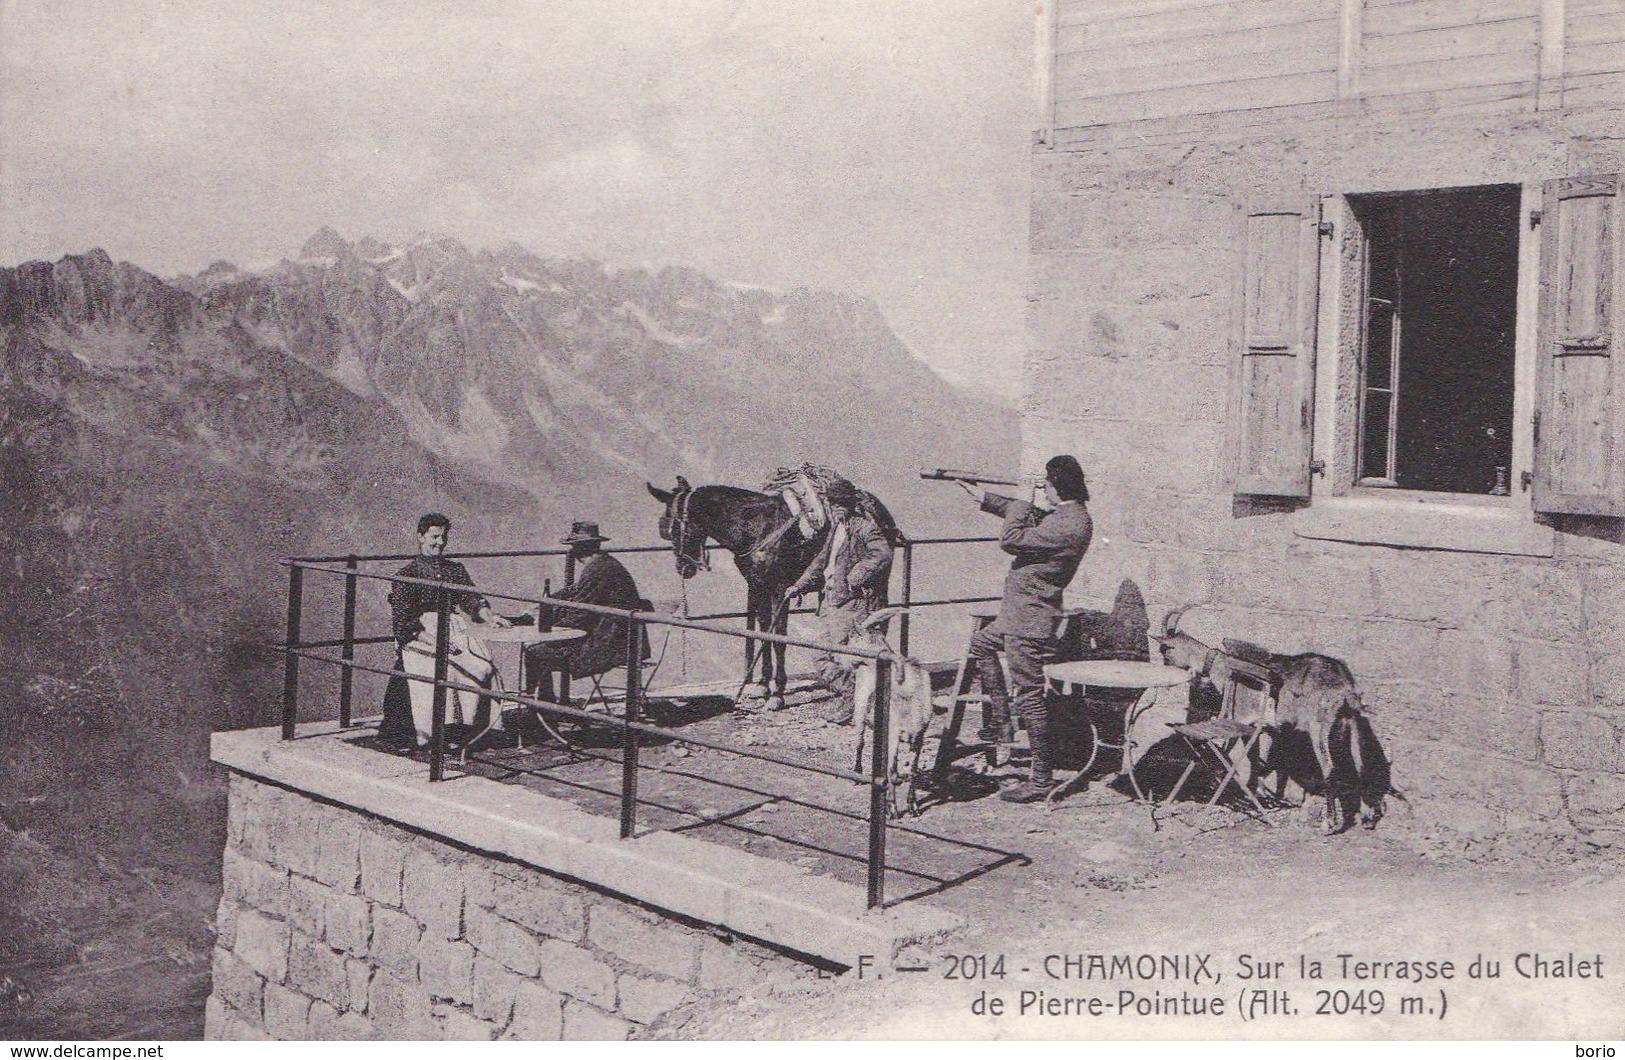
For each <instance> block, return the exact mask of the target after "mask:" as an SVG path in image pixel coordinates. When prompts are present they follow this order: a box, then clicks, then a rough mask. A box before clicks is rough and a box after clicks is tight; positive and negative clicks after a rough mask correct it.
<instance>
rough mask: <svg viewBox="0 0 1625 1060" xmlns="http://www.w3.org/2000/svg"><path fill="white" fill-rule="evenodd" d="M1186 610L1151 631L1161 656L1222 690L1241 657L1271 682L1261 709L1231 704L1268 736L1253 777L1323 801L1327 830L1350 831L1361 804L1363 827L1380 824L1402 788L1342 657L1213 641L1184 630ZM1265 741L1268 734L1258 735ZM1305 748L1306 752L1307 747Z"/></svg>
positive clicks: (1174, 613)
mask: <svg viewBox="0 0 1625 1060" xmlns="http://www.w3.org/2000/svg"><path fill="white" fill-rule="evenodd" d="M1183 615H1184V609H1183V608H1181V609H1178V610H1175V611H1170V612H1169V613H1168V615H1167V617H1165V618H1164V619H1163V623H1162V634H1161V635H1160V636H1154V637H1153V639H1154V640H1156V641H1157V643H1158V645H1159V647H1160V649H1161V652H1162V658H1163V661H1164V662H1165V663H1166V664H1167V665H1169V666H1178V667H1181V668H1183V669H1187V670H1190V671H1192V672H1193V673H1195V674H1197V675H1198V676H1200V677H1203V678H1206V679H1208V680H1209V681H1211V682H1212V683H1213V684H1214V685H1215V686H1217V687H1218V688H1219V689H1220V691H1221V692H1223V691H1224V690H1226V689H1227V688H1229V687H1230V686H1231V675H1232V672H1233V670H1235V669H1236V665H1235V664H1236V663H1237V662H1243V663H1251V664H1253V665H1254V666H1259V667H1263V668H1264V669H1265V670H1267V671H1268V672H1269V673H1270V674H1271V682H1270V685H1271V687H1270V688H1269V689H1268V690H1266V691H1265V694H1264V695H1263V696H1262V697H1260V698H1261V702H1259V703H1258V705H1257V707H1256V716H1249V715H1248V713H1247V712H1246V711H1245V710H1244V708H1241V707H1240V706H1239V705H1237V704H1235V703H1232V704H1231V709H1232V710H1235V711H1237V718H1236V720H1238V721H1254V720H1256V721H1257V722H1258V723H1259V724H1261V725H1262V726H1263V727H1264V730H1265V732H1266V733H1267V734H1268V736H1269V743H1268V749H1267V750H1266V751H1263V752H1257V754H1258V758H1257V759H1256V760H1255V762H1254V765H1255V771H1254V776H1253V778H1252V780H1253V783H1254V784H1256V782H1257V781H1258V779H1260V777H1262V776H1264V775H1268V774H1271V773H1273V774H1275V776H1276V796H1277V797H1280V796H1282V795H1284V794H1285V790H1286V783H1287V781H1288V780H1290V781H1292V782H1294V783H1296V784H1297V785H1298V786H1299V787H1300V788H1301V789H1302V790H1303V792H1304V804H1305V806H1306V807H1307V806H1310V805H1311V804H1310V802H1309V798H1310V797H1311V796H1315V795H1318V796H1322V797H1324V798H1325V800H1326V812H1325V816H1324V818H1323V825H1324V827H1325V829H1326V831H1327V832H1328V833H1336V832H1342V831H1346V830H1347V829H1348V828H1349V827H1351V826H1352V824H1353V820H1354V815H1355V814H1356V813H1357V812H1359V809H1360V807H1361V806H1362V805H1363V806H1365V807H1366V808H1367V811H1368V812H1366V813H1365V814H1364V815H1363V823H1364V824H1365V827H1366V828H1375V827H1376V826H1377V822H1378V821H1379V820H1381V819H1382V816H1383V813H1384V798H1385V797H1386V796H1387V795H1389V794H1393V795H1395V796H1399V793H1398V792H1397V791H1396V790H1395V789H1394V788H1393V786H1392V784H1391V782H1390V779H1391V769H1390V766H1389V763H1388V759H1387V756H1386V755H1384V754H1383V750H1382V745H1381V744H1380V743H1379V742H1378V741H1377V736H1376V733H1375V731H1373V729H1372V728H1371V722H1370V720H1369V719H1368V718H1366V716H1365V710H1364V707H1363V705H1362V704H1361V702H1360V693H1359V691H1358V689H1357V688H1356V687H1355V684H1354V675H1353V674H1352V673H1350V672H1349V668H1348V666H1347V665H1346V664H1344V663H1343V661H1342V660H1340V659H1334V658H1332V657H1331V656H1329V655H1321V654H1319V653H1315V652H1306V653H1304V654H1301V655H1277V654H1275V653H1274V652H1271V651H1268V650H1267V649H1264V648H1260V647H1258V646H1257V645H1254V644H1249V643H1247V642H1246V641H1236V640H1226V641H1224V642H1223V644H1224V647H1223V648H1222V649H1220V648H1214V647H1211V646H1209V645H1207V644H1204V643H1202V642H1201V641H1199V640H1197V639H1196V638H1195V637H1192V636H1191V635H1190V634H1188V633H1182V632H1180V631H1179V620H1180V618H1181V617H1183ZM1260 742H1261V743H1262V742H1263V741H1260ZM1306 751H1307V752H1308V753H1305V752H1306Z"/></svg>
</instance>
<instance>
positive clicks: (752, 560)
mask: <svg viewBox="0 0 1625 1060" xmlns="http://www.w3.org/2000/svg"><path fill="white" fill-rule="evenodd" d="M647 485H648V489H649V495H650V496H651V497H653V498H654V499H655V500H657V501H659V502H660V503H661V504H664V505H665V506H666V511H665V514H664V515H662V516H661V517H660V536H661V537H662V538H663V539H665V540H667V541H670V542H671V550H672V554H673V557H674V559H675V562H676V565H677V574H678V576H679V577H681V578H683V579H684V580H685V581H686V580H687V579H689V578H692V577H694V575H695V574H697V573H699V572H700V571H702V570H709V569H710V562H709V560H708V559H707V557H706V552H705V545H706V542H707V541H715V542H716V543H717V544H718V545H719V546H721V547H722V548H723V549H725V550H727V551H729V552H731V553H733V556H734V565H735V566H736V567H738V568H739V573H740V575H741V576H743V577H744V579H745V590H746V593H745V628H746V629H747V630H761V631H763V632H765V633H776V634H779V635H780V636H783V635H784V634H785V631H786V630H787V629H789V619H790V608H789V605H788V603H787V602H786V601H785V599H784V591H785V590H786V589H788V588H789V587H790V586H791V585H793V584H795V581H796V579H797V578H800V577H801V575H802V573H803V572H805V571H806V569H807V566H808V565H809V564H810V563H812V561H813V560H814V559H815V558H817V556H818V551H819V548H820V546H821V545H822V544H823V539H822V537H821V536H819V537H814V538H812V539H810V540H809V539H808V538H806V537H804V536H803V535H802V533H801V529H800V527H799V526H797V525H796V517H795V515H794V514H793V513H792V512H791V511H790V506H789V505H787V504H785V502H784V499H783V498H782V497H777V496H770V495H769V494H766V493H757V492H756V491H754V490H747V489H741V488H739V487H737V486H700V487H699V488H697V489H696V488H695V487H693V486H690V485H689V483H688V480H687V479H685V478H683V477H682V476H681V475H679V476H678V477H677V488H676V489H674V490H663V489H659V488H657V487H656V486H655V485H654V484H652V483H648V484H647ZM758 647H759V648H761V649H763V650H757V651H752V652H751V653H750V654H749V655H748V656H747V666H746V672H745V682H746V683H747V684H748V683H750V682H751V681H753V680H754V679H755V675H756V669H757V663H758V662H760V665H761V672H762V680H761V683H762V685H763V687H764V690H765V691H767V692H768V693H769V694H771V695H773V696H777V697H779V701H780V702H781V703H782V702H783V696H784V686H785V683H786V681H787V676H786V673H785V669H784V645H783V644H770V643H766V642H763V643H761V644H760V645H758Z"/></svg>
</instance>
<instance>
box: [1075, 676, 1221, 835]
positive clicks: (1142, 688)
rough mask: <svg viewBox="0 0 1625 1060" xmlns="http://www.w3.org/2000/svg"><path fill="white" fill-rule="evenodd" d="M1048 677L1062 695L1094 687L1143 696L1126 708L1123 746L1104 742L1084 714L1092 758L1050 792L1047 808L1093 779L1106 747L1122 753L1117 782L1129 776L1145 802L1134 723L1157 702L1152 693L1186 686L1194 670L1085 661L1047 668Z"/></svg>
mask: <svg viewBox="0 0 1625 1060" xmlns="http://www.w3.org/2000/svg"><path fill="white" fill-rule="evenodd" d="M1044 678H1045V680H1046V681H1047V682H1048V683H1049V684H1050V685H1052V686H1058V688H1059V691H1060V692H1061V694H1062V695H1074V694H1076V695H1080V696H1081V695H1083V694H1084V693H1086V692H1088V691H1089V689H1091V688H1111V689H1137V690H1139V692H1140V695H1139V696H1138V697H1136V698H1135V699H1134V700H1133V701H1132V702H1130V703H1128V704H1127V705H1126V707H1125V708H1124V713H1123V742H1122V743H1120V744H1114V743H1105V742H1103V741H1102V740H1101V739H1100V730H1099V728H1098V726H1096V724H1095V720H1094V718H1092V717H1090V716H1089V714H1088V713H1087V712H1085V713H1084V718H1083V720H1084V721H1085V722H1086V723H1087V725H1088V727H1089V737H1090V739H1089V758H1088V760H1087V761H1086V762H1084V764H1083V767H1082V768H1081V769H1079V770H1078V772H1077V775H1076V776H1074V777H1072V778H1071V779H1070V780H1068V781H1067V782H1066V783H1064V784H1061V785H1058V786H1057V787H1056V788H1055V790H1054V791H1052V792H1050V793H1049V797H1048V798H1046V799H1045V800H1044V804H1045V806H1046V807H1051V806H1053V805H1054V804H1055V802H1056V800H1057V799H1059V798H1061V796H1062V795H1064V794H1066V793H1067V792H1068V791H1070V790H1071V789H1073V788H1075V787H1077V786H1078V785H1079V784H1081V783H1083V781H1084V780H1085V778H1087V777H1088V776H1089V771H1090V769H1092V768H1093V767H1094V764H1095V758H1096V757H1097V756H1098V755H1099V753H1100V748H1102V747H1106V748H1110V749H1112V750H1116V751H1120V752H1121V753H1122V761H1121V763H1120V764H1119V766H1118V770H1117V777H1114V778H1113V779H1117V778H1121V777H1125V776H1126V777H1128V782H1129V786H1130V787H1131V788H1133V789H1134V795H1135V798H1137V799H1140V800H1142V801H1143V800H1144V799H1145V794H1144V793H1143V792H1142V791H1140V785H1139V782H1138V781H1136V780H1135V779H1134V761H1133V749H1134V746H1135V744H1134V736H1133V733H1134V723H1135V721H1137V720H1138V719H1139V717H1140V715H1141V714H1143V713H1145V711H1146V709H1147V708H1148V707H1150V706H1151V704H1152V703H1153V702H1155V699H1154V697H1152V696H1149V695H1147V693H1148V692H1150V691H1151V690H1152V689H1154V688H1173V687H1176V686H1178V685H1182V684H1185V683H1187V682H1188V681H1190V679H1191V674H1190V671H1189V670H1186V669H1183V668H1181V667H1178V666H1164V665H1162V664H1161V663H1151V662H1133V661H1129V660H1122V659H1085V660H1082V661H1079V662H1061V663H1050V664H1049V665H1048V666H1046V667H1044Z"/></svg>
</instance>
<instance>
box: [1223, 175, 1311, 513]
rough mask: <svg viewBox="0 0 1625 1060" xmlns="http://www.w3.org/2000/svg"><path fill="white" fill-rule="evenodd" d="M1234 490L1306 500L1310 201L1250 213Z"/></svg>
mask: <svg viewBox="0 0 1625 1060" xmlns="http://www.w3.org/2000/svg"><path fill="white" fill-rule="evenodd" d="M1244 241H1245V248H1244V250H1243V254H1244V258H1243V262H1242V274H1243V291H1242V308H1241V313H1242V340H1241V381H1240V384H1239V387H1238V390H1239V393H1240V408H1239V409H1238V413H1237V423H1238V430H1237V450H1238V468H1237V474H1236V492H1237V493H1246V494H1262V495H1266V496H1274V497H1303V498H1306V497H1308V496H1309V460H1310V455H1311V454H1310V450H1311V441H1312V439H1313V437H1314V431H1313V430H1312V426H1313V424H1312V420H1313V410H1314V393H1315V318H1316V312H1317V309H1318V305H1317V301H1318V296H1319V291H1320V214H1319V206H1318V205H1317V204H1316V203H1315V202H1314V200H1306V201H1304V202H1299V203H1294V204H1292V205H1290V206H1286V207H1278V208H1254V209H1251V210H1249V211H1248V212H1247V219H1246V232H1245V236H1244Z"/></svg>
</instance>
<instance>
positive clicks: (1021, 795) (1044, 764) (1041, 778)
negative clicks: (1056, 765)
mask: <svg viewBox="0 0 1625 1060" xmlns="http://www.w3.org/2000/svg"><path fill="white" fill-rule="evenodd" d="M1027 739H1028V740H1029V741H1030V742H1031V744H1032V751H1033V765H1032V772H1031V773H1029V774H1028V776H1027V779H1026V780H1023V781H1022V782H1021V783H1020V784H1017V785H1015V786H1014V787H1009V788H1005V789H1004V790H1003V791H1001V792H999V798H1001V799H1003V800H1004V801H1005V802H1038V801H1040V800H1041V799H1044V798H1045V797H1047V796H1048V795H1049V793H1050V792H1052V791H1054V790H1055V774H1054V772H1053V771H1052V770H1051V768H1050V758H1049V741H1048V740H1047V739H1046V738H1045V735H1044V729H1043V727H1042V726H1034V725H1033V722H1032V719H1031V717H1029V718H1028V720H1027Z"/></svg>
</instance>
